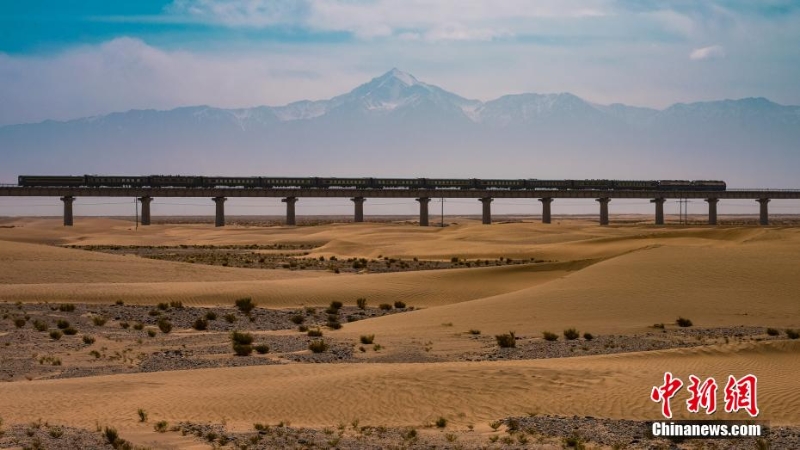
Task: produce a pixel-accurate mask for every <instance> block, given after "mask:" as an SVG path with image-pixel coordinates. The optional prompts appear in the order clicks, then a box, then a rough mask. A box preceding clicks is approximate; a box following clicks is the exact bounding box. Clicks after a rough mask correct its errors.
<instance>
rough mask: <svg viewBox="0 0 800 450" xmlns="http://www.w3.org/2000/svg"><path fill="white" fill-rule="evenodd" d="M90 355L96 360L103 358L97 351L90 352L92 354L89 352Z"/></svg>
mask: <svg viewBox="0 0 800 450" xmlns="http://www.w3.org/2000/svg"><path fill="white" fill-rule="evenodd" d="M89 355H91V356H94V357H95V358H96V359H100V357H101V356H103V355H101V354H100V352H98V351H97V350H92V351H90V352H89Z"/></svg>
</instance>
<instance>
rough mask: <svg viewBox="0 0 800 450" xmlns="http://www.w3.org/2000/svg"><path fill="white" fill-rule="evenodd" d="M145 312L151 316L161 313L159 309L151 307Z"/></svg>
mask: <svg viewBox="0 0 800 450" xmlns="http://www.w3.org/2000/svg"><path fill="white" fill-rule="evenodd" d="M147 314H149V315H150V316H152V317H156V316H160V315H161V311H159V310H157V309H151V310H150V311H149V312H148V313H147Z"/></svg>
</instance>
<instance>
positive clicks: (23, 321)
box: [14, 317, 28, 328]
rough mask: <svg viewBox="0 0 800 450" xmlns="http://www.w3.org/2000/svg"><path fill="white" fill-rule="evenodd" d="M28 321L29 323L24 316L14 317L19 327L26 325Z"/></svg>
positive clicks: (15, 323) (15, 324)
mask: <svg viewBox="0 0 800 450" xmlns="http://www.w3.org/2000/svg"><path fill="white" fill-rule="evenodd" d="M26 323H28V321H27V320H25V319H23V318H22V317H20V318H17V319H14V326H15V327H17V328H22V327H24V326H25V324H26Z"/></svg>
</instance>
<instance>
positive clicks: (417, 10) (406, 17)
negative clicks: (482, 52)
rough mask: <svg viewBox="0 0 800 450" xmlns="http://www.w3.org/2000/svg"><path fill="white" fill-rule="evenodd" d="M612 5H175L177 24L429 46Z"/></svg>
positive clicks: (242, 0) (417, 1) (463, 1)
mask: <svg viewBox="0 0 800 450" xmlns="http://www.w3.org/2000/svg"><path fill="white" fill-rule="evenodd" d="M611 4H612V0H588V1H586V0H584V1H578V0H539V1H536V2H531V1H527V0H504V1H502V2H490V1H485V0H403V1H399V0H362V1H352V0H316V1H309V0H298V1H288V0H226V1H214V0H174V2H173V3H172V4H170V5H169V6H168V7H167V8H165V12H166V13H167V14H168V15H171V16H172V17H174V18H175V19H176V20H187V19H188V20H195V21H199V22H204V23H210V24H216V25H222V26H226V27H256V28H260V27H270V26H276V25H289V26H301V27H305V28H308V29H310V30H316V31H344V32H349V33H352V34H353V35H355V36H356V37H359V38H364V39H370V38H376V37H388V36H396V37H399V38H400V39H408V38H409V37H410V36H413V35H417V36H424V37H425V39H426V40H428V41H449V40H456V41H464V40H478V41H484V40H491V39H494V38H497V37H504V36H509V35H512V34H516V33H525V32H529V31H531V27H533V26H534V25H535V24H534V23H532V22H531V20H537V19H580V18H592V17H601V16H604V15H605V14H607V12H608V11H609V9H610V5H611Z"/></svg>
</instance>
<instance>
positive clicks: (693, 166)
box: [0, 69, 800, 187]
mask: <svg viewBox="0 0 800 450" xmlns="http://www.w3.org/2000/svg"><path fill="white" fill-rule="evenodd" d="M0 156H2V160H3V164H2V167H0V180H2V181H5V182H13V181H15V179H16V175H18V174H22V173H41V174H83V173H118V174H155V173H192V174H242V175H302V176H312V175H334V176H345V175H358V176H371V175H377V176H459V177H472V176H482V177H526V178H551V177H555V178H564V177H569V178H694V179H707V178H713V179H725V180H726V181H728V182H729V184H730V185H733V186H741V187H750V186H759V187H800V182H797V181H796V180H797V176H796V168H797V167H800V107H798V106H784V105H779V104H776V103H773V102H771V101H769V100H767V99H764V98H745V99H740V100H723V101H714V102H699V103H689V104H683V103H679V104H675V105H672V106H670V107H669V108H666V109H664V110H656V109H650V108H639V107H633V106H626V105H622V104H612V105H598V104H594V103H591V102H588V101H586V100H583V99H581V98H579V97H577V96H575V95H572V94H569V93H559V94H516V95H506V96H503V97H500V98H498V99H496V100H491V101H487V102H481V101H478V100H470V99H466V98H463V97H461V96H459V95H456V94H454V93H451V92H448V91H446V90H444V89H442V88H439V87H437V86H433V85H430V84H426V83H424V82H421V81H419V80H417V79H416V78H415V77H414V76H412V75H410V74H408V73H405V72H402V71H400V70H397V69H392V70H391V71H389V72H387V73H385V74H383V75H381V76H380V77H377V78H374V79H372V80H371V81H369V82H368V83H366V84H363V85H361V86H358V87H356V88H355V89H353V90H352V91H350V92H348V93H346V94H343V95H340V96H337V97H334V98H331V99H329V100H319V101H301V102H296V103H291V104H289V105H286V106H278V107H271V106H261V107H256V108H247V109H221V108H214V107H210V106H193V107H184V108H177V109H173V110H169V111H156V110H131V111H128V112H121V113H113V114H108V115H105V116H97V117H89V118H83V119H78V120H72V121H68V122H55V121H45V122H42V123H37V124H26V125H12V126H5V127H0Z"/></svg>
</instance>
